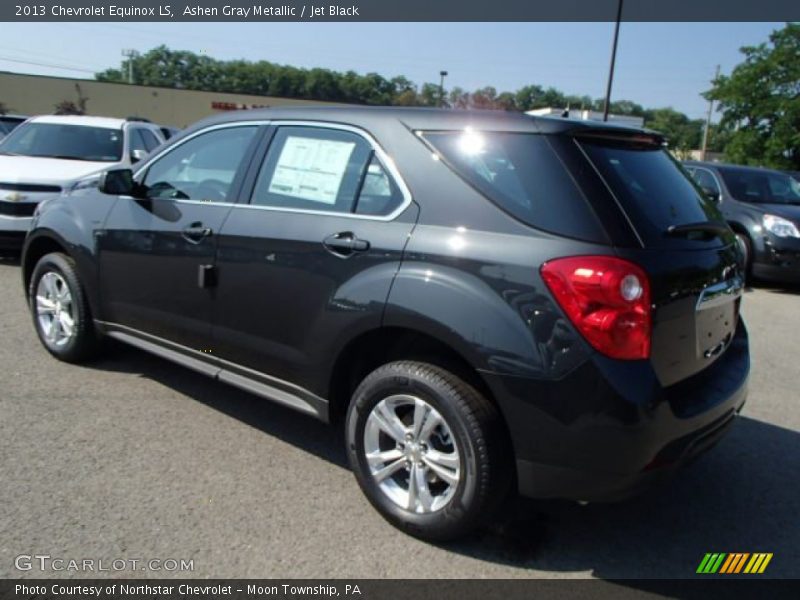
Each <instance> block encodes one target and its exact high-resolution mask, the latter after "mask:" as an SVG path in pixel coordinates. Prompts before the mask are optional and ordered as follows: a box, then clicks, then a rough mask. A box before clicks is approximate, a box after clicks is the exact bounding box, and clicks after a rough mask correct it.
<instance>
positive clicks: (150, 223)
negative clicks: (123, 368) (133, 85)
mask: <svg viewBox="0 0 800 600" xmlns="http://www.w3.org/2000/svg"><path fill="white" fill-rule="evenodd" d="M22 270H23V277H24V284H25V288H26V292H27V294H28V299H29V302H30V309H31V313H32V317H33V322H34V326H35V329H36V332H37V334H38V336H39V338H40V340H41V342H42V343H43V344H44V346H45V348H47V350H48V351H49V352H50V353H52V354H53V355H54V356H55V357H56V358H58V359H61V360H64V361H69V362H80V361H83V360H86V359H88V358H89V357H91V356H92V354H93V353H94V352H96V349H97V343H98V339H99V338H102V337H104V336H107V337H110V338H114V339H117V340H121V341H123V342H126V343H129V344H131V345H133V346H136V347H139V348H142V349H144V350H147V351H149V352H152V353H155V354H157V355H159V356H162V357H164V358H166V359H168V360H172V361H175V362H176V363H178V364H180V365H183V366H186V367H188V368H190V369H194V370H196V371H199V372H200V373H203V374H205V375H208V376H210V377H212V378H215V379H217V380H219V381H223V382H227V383H230V384H232V385H234V386H238V387H240V388H243V389H245V390H248V391H250V392H252V393H254V394H257V395H260V396H263V397H265V398H269V399H271V400H273V401H275V402H278V403H280V404H283V405H286V406H288V407H290V408H293V409H295V410H298V411H300V412H302V413H305V414H308V415H311V416H313V417H316V418H318V419H321V420H323V421H336V420H339V419H344V422H345V427H344V430H345V436H346V440H345V444H346V450H347V454H348V457H349V461H350V465H351V467H352V469H353V471H354V472H355V475H356V478H357V481H358V483H359V484H360V486H361V487H362V489H363V491H364V493H365V494H366V496H367V498H368V499H369V500H370V502H371V503H372V504H373V505H374V506H375V507H376V508H377V510H378V511H380V513H381V514H382V515H383V516H384V517H385V518H386V519H388V520H389V521H390V522H391V523H393V524H395V525H396V526H398V527H400V528H402V529H403V530H404V531H407V532H409V533H411V534H413V535H416V536H419V537H423V538H429V539H447V538H452V537H456V536H459V535H462V534H464V533H465V532H467V531H469V530H470V529H472V528H473V527H475V526H477V525H478V524H480V523H481V522H482V521H484V520H485V519H489V518H491V516H492V514H493V512H494V511H495V510H496V509H497V508H498V507H499V506H501V505H502V503H503V501H504V499H505V498H507V497H508V495H509V493H510V492H512V490H518V491H519V492H521V493H522V494H524V495H526V496H531V497H536V498H568V499H575V500H587V501H598V500H613V499H619V498H622V497H625V496H627V495H629V494H631V493H633V492H634V491H636V490H639V489H642V488H643V487H646V486H647V485H648V484H650V483H652V482H653V481H655V480H657V479H660V478H661V477H663V476H664V475H666V474H667V473H670V472H671V471H673V470H674V469H675V468H676V467H678V466H680V465H682V464H684V463H686V462H687V461H689V460H691V459H692V458H694V457H695V456H697V455H698V454H700V453H701V452H702V451H704V450H706V449H708V448H709V447H711V446H712V445H713V444H714V443H715V442H716V441H717V440H718V439H719V438H720V437H721V436H722V435H723V434H724V433H725V432H726V431H727V430H728V428H729V426H730V425H731V423H732V422H733V421H734V417H735V415H736V414H737V413H738V412H739V411H740V410H741V408H742V405H743V404H744V402H745V395H746V382H747V378H748V371H749V352H748V341H747V330H746V328H745V324H744V322H743V321H742V320H741V319H740V318H739V308H740V302H741V293H742V279H741V271H740V268H739V250H738V245H737V243H736V238H735V237H734V235H733V233H732V232H731V230H730V229H729V228H728V227H727V226H726V225H725V223H724V222H722V221H721V215H720V214H719V213H718V211H717V209H716V206H715V205H714V204H713V203H712V202H711V201H709V200H707V199H705V198H704V197H702V195H701V194H700V193H699V192H698V190H697V188H696V186H695V185H694V184H693V183H692V182H691V180H690V178H689V177H688V176H687V175H686V173H685V172H684V171H683V170H682V169H681V168H680V167H679V166H678V164H677V163H675V161H674V160H673V159H672V158H671V156H670V155H669V154H668V153H667V152H666V150H665V149H664V146H663V140H662V139H661V138H660V137H659V136H658V135H657V134H654V133H652V132H648V131H643V130H639V129H626V128H621V127H614V126H611V125H604V124H601V123H594V122H580V121H569V120H551V119H546V118H531V117H527V116H524V115H513V114H510V113H502V112H470V111H441V110H435V109H416V110H414V109H370V108H327V107H326V108H311V107H305V108H286V109H267V110H253V111H247V112H246V113H231V114H225V115H220V116H216V117H214V118H211V119H209V120H206V121H203V122H201V123H199V124H197V125H195V126H193V127H191V128H190V129H189V130H187V131H186V132H184V133H183V134H182V135H181V137H179V138H176V139H175V140H174V141H172V142H168V143H167V144H166V145H165V146H163V147H162V148H161V149H160V150H159V151H157V152H155V153H154V155H153V156H151V157H149V158H148V159H147V160H146V161H144V162H143V163H142V164H140V165H137V166H136V168H135V169H134V170H133V171H131V170H128V169H114V170H109V171H108V172H106V173H105V174H104V175H103V176H102V177H101V181H100V184H99V186H98V187H96V188H83V189H78V190H74V191H70V192H67V193H65V194H64V195H61V196H60V197H58V198H55V199H52V200H49V201H47V202H46V203H44V205H43V206H42V207H41V208H40V210H39V211H38V212H37V215H36V216H35V217H34V223H33V229H32V231H31V233H30V235H29V236H28V238H27V240H26V242H25V250H24V254H23V258H22ZM265 459H266V457H265ZM283 485H291V481H286V482H284V483H283ZM720 493H724V490H720Z"/></svg>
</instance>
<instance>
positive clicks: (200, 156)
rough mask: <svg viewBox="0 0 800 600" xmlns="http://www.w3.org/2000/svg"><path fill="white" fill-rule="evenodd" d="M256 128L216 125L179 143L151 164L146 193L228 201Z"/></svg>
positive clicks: (145, 181)
mask: <svg viewBox="0 0 800 600" xmlns="http://www.w3.org/2000/svg"><path fill="white" fill-rule="evenodd" d="M256 129H257V128H256V127H255V126H245V127H229V128H227V129H217V130H214V131H209V132H208V133H203V134H201V135H198V136H196V137H194V138H192V139H190V140H188V141H187V142H184V143H183V144H181V145H179V146H178V147H176V148H175V149H174V150H172V151H171V152H168V153H167V154H165V155H164V156H162V157H161V158H159V159H158V160H156V161H155V162H153V163H152V164H151V165H150V167H148V169H147V173H146V174H145V177H144V180H143V181H142V183H143V184H144V186H145V187H146V188H147V195H148V196H149V197H150V198H177V199H183V200H205V201H209V202H227V201H228V193H229V191H230V187H231V184H232V183H233V179H234V177H235V176H236V172H237V170H238V169H239V166H240V164H241V162H242V159H243V157H244V155H245V152H246V151H247V148H248V146H249V145H250V142H251V141H252V140H253V135H254V134H255V132H256Z"/></svg>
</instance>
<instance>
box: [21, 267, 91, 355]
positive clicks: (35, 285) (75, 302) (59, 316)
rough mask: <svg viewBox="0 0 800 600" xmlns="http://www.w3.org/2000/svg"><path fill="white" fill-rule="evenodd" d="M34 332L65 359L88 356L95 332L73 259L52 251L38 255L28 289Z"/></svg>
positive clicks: (49, 349) (44, 343)
mask: <svg viewBox="0 0 800 600" xmlns="http://www.w3.org/2000/svg"><path fill="white" fill-rule="evenodd" d="M28 295H29V305H30V308H31V313H32V316H33V323H34V326H35V327H36V333H37V334H38V335H39V339H40V340H41V342H42V344H43V345H44V347H45V348H47V351H48V352H50V354H52V355H53V356H55V357H56V358H58V359H60V360H63V361H67V362H80V361H83V360H85V359H87V358H90V357H91V356H92V355H93V354H94V352H95V351H96V349H97V343H98V340H97V336H96V334H95V331H94V327H93V324H92V317H91V312H90V311H89V304H88V302H87V301H86V296H85V294H84V292H83V288H82V286H81V283H80V280H79V278H78V274H77V271H76V270H75V262H74V261H73V260H72V259H71V258H70V257H69V256H67V255H65V254H61V253H58V252H54V253H51V254H47V255H45V256H43V257H42V258H41V259H39V262H38V263H36V267H35V268H34V270H33V275H32V277H31V283H30V288H29V290H28Z"/></svg>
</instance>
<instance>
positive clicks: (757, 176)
mask: <svg viewBox="0 0 800 600" xmlns="http://www.w3.org/2000/svg"><path fill="white" fill-rule="evenodd" d="M718 170H719V172H720V174H721V175H722V179H724V180H725V185H727V186H728V190H729V191H730V193H731V196H733V197H734V198H736V199H737V200H739V201H741V202H756V203H759V204H800V182H798V181H797V180H796V179H794V178H792V177H789V176H788V175H785V174H783V173H777V172H774V171H756V170H752V171H751V170H749V169H735V168H728V167H718Z"/></svg>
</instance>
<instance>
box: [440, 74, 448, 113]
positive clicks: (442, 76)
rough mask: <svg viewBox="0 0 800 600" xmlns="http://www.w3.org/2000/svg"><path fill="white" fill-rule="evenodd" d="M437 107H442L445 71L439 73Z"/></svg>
mask: <svg viewBox="0 0 800 600" xmlns="http://www.w3.org/2000/svg"><path fill="white" fill-rule="evenodd" d="M439 77H440V79H439V107H440V108H441V107H442V106H444V78H445V77H447V71H439Z"/></svg>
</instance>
